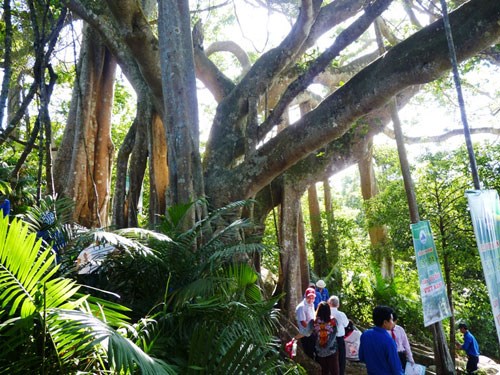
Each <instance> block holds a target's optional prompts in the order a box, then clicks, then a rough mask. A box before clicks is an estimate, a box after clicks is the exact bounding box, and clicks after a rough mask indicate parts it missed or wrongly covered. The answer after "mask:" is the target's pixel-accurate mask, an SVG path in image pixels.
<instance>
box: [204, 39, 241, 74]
mask: <svg viewBox="0 0 500 375" xmlns="http://www.w3.org/2000/svg"><path fill="white" fill-rule="evenodd" d="M216 52H230V53H232V54H233V55H234V57H236V59H238V62H239V63H240V65H241V68H242V74H245V72H247V71H248V70H250V58H249V57H248V54H247V53H246V52H245V50H244V49H243V48H241V47H240V46H239V44H238V43H235V42H233V41H231V40H226V41H220V42H214V43H212V44H210V45H209V46H208V47H207V48H206V49H205V54H206V55H207V56H210V55H211V54H213V53H216Z"/></svg>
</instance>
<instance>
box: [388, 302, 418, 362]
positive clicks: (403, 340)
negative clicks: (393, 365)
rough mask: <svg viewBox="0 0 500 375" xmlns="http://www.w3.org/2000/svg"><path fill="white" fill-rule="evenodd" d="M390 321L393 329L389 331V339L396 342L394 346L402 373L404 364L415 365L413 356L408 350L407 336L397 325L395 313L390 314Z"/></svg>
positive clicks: (409, 349)
mask: <svg viewBox="0 0 500 375" xmlns="http://www.w3.org/2000/svg"><path fill="white" fill-rule="evenodd" d="M392 320H393V322H394V328H392V329H391V330H390V331H389V334H390V335H391V337H392V338H393V339H394V341H396V346H397V348H398V356H399V360H400V361H401V366H402V367H403V371H404V370H405V368H406V362H410V363H411V364H412V365H414V364H415V361H414V360H413V354H412V352H411V348H410V342H409V341H408V336H406V332H405V330H404V328H403V327H401V326H399V325H398V324H397V320H398V316H397V314H396V312H393V313H392Z"/></svg>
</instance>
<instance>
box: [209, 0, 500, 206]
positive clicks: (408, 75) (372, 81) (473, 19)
mask: <svg viewBox="0 0 500 375" xmlns="http://www.w3.org/2000/svg"><path fill="white" fill-rule="evenodd" d="M499 19H500V2H498V1H497V0H471V1H469V2H468V3H466V4H465V5H463V6H462V7H460V8H459V9H457V10H456V11H454V12H453V13H451V14H450V22H451V27H452V30H453V36H454V40H455V44H456V52H457V58H458V59H459V61H463V60H465V59H467V58H469V57H471V56H473V55H474V54H477V53H478V52H480V51H481V50H483V49H485V48H487V47H488V46H490V45H491V44H493V43H496V42H497V41H498V40H499V38H500V22H499ZM449 69H450V62H449V58H448V48H447V42H446V38H445V33H444V30H443V23H442V21H441V20H440V21H437V22H435V23H433V24H431V25H429V26H428V27H426V28H424V29H422V30H421V31H419V32H417V33H416V34H414V35H413V36H412V37H410V38H408V39H407V40H405V41H403V42H401V43H400V44H398V45H397V46H395V47H393V48H392V49H391V50H390V51H388V52H387V53H386V54H385V55H383V56H382V57H380V58H379V59H377V60H376V61H374V62H373V63H372V64H370V65H369V66H368V67H366V68H365V69H363V70H362V71H361V72H360V73H358V74H357V75H356V76H354V77H353V78H352V79H351V80H350V81H349V82H347V83H346V84H345V85H344V86H343V87H341V88H340V89H339V90H337V91H336V92H335V93H334V94H332V95H330V96H329V97H328V98H327V99H325V100H324V101H323V102H322V103H321V104H320V105H319V106H318V107H317V108H316V109H315V110H314V111H311V112H310V113H308V114H307V115H306V116H304V117H303V118H302V119H300V120H299V121H298V122H297V123H295V124H294V125H292V126H290V127H288V128H286V129H284V130H283V131H282V132H281V133H279V134H278V135H277V136H276V137H275V138H273V139H271V140H270V141H269V142H267V143H266V144H264V145H263V146H262V147H261V148H260V149H259V150H257V152H256V153H255V154H254V156H253V157H252V158H250V159H248V160H246V161H244V162H243V163H241V164H240V165H238V166H237V167H235V168H234V169H233V170H232V171H231V177H230V178H224V177H225V176H224V173H222V171H213V172H214V173H213V174H212V175H208V176H207V180H206V181H207V185H208V186H210V187H211V188H213V189H214V190H213V191H214V192H217V191H220V190H222V189H221V187H220V184H224V185H225V186H227V184H229V186H233V187H234V189H233V191H234V193H233V194H234V197H243V196H244V197H249V196H252V195H253V194H255V193H256V192H257V191H259V190H260V189H262V187H264V186H266V185H267V184H269V182H270V181H272V180H273V179H274V178H275V177H276V176H278V175H279V174H281V173H283V172H284V171H285V170H287V169H288V168H290V167H291V166H292V165H294V164H295V163H297V162H298V161H299V160H301V159H303V158H304V157H306V156H307V155H308V154H310V153H311V152H313V151H315V150H317V149H319V148H320V147H322V146H323V145H325V144H327V143H329V142H331V141H333V140H334V139H337V138H339V137H341V136H342V135H343V134H344V133H345V132H346V131H347V130H348V129H349V128H350V127H351V126H352V124H353V123H354V122H355V121H356V119H358V118H360V117H361V116H363V115H365V114H367V113H369V112H371V111H373V110H374V109H376V108H379V107H381V106H382V105H384V104H385V103H386V102H387V101H388V100H389V99H391V98H392V97H393V96H394V95H396V94H397V93H398V92H399V91H401V90H403V89H404V88H406V87H408V86H411V85H417V84H423V83H427V82H430V81H432V80H434V79H436V78H437V77H439V76H440V75H442V74H443V73H444V72H445V71H447V70H449ZM209 195H210V194H209ZM234 197H227V198H229V199H232V198H234Z"/></svg>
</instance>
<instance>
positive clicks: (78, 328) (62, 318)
mask: <svg viewBox="0 0 500 375" xmlns="http://www.w3.org/2000/svg"><path fill="white" fill-rule="evenodd" d="M48 319H49V321H51V322H52V324H50V327H51V328H50V329H51V336H52V338H53V341H54V343H55V345H56V348H57V350H58V352H59V353H60V355H61V356H63V357H64V356H68V355H71V356H74V355H75V354H76V355H78V356H86V355H88V354H90V353H91V352H95V346H97V345H100V346H102V347H103V349H104V351H105V353H106V356H107V360H108V362H109V363H110V367H111V368H112V369H113V370H114V371H115V373H118V374H119V373H122V371H123V372H124V373H132V372H133V369H135V368H136V366H137V368H139V369H140V371H141V374H144V375H157V374H160V375H161V374H176V370H175V368H174V367H173V366H169V365H167V364H166V363H164V362H163V361H160V360H158V359H155V358H152V357H150V356H149V355H147V354H146V353H144V352H143V351H142V350H141V349H140V348H139V347H138V346H137V345H135V344H134V343H133V342H132V341H130V340H129V339H127V338H125V337H123V336H121V335H120V334H119V333H118V332H117V331H115V330H113V329H112V328H111V327H110V326H109V325H107V324H106V323H104V322H103V321H101V320H99V319H97V318H96V317H94V316H92V315H91V314H89V313H88V312H83V311H78V310H63V309H56V310H52V311H51V313H50V316H49V317H48Z"/></svg>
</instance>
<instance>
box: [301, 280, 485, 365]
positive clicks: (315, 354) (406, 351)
mask: <svg viewBox="0 0 500 375" xmlns="http://www.w3.org/2000/svg"><path fill="white" fill-rule="evenodd" d="M339 306H340V300H339V297H337V296H331V297H330V296H329V294H328V289H327V288H326V284H325V282H324V281H323V280H318V281H317V282H316V284H315V285H314V284H312V285H310V286H309V287H308V288H307V289H306V291H305V293H304V299H303V300H302V301H301V302H300V303H299V304H298V305H297V308H296V310H295V313H296V318H297V324H298V327H299V334H298V335H297V336H296V339H300V342H301V344H302V349H303V351H304V353H305V354H306V355H308V356H309V357H311V358H313V359H315V360H316V361H317V362H318V363H319V365H320V366H321V374H322V375H330V374H332V375H344V374H345V367H346V347H345V341H344V336H345V332H346V328H347V327H348V326H350V325H352V322H351V323H350V321H349V320H348V318H347V316H346V314H344V313H343V312H342V311H340V310H339ZM397 319H398V317H397V314H396V312H395V311H394V310H393V309H392V308H390V307H388V306H377V307H375V308H374V309H373V323H374V324H375V326H374V327H373V328H370V329H368V330H366V331H364V332H363V333H362V334H361V338H360V345H359V360H360V361H361V362H363V363H365V364H366V369H367V373H368V375H380V374H394V375H402V374H404V372H405V368H406V364H407V362H408V363H410V364H412V365H414V364H415V361H414V359H413V354H412V351H411V347H410V343H409V341H408V337H407V335H406V332H405V330H404V329H403V327H401V326H399V325H398V324H397ZM459 329H460V331H461V332H462V333H463V334H464V343H463V344H461V345H460V344H457V348H458V349H463V350H465V351H466V353H467V356H468V362H467V373H468V374H472V373H474V372H475V371H476V370H477V364H478V360H479V347H478V344H477V341H476V339H475V338H474V336H473V335H472V334H471V333H470V332H469V331H468V329H467V325H465V324H463V323H462V324H460V325H459Z"/></svg>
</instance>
